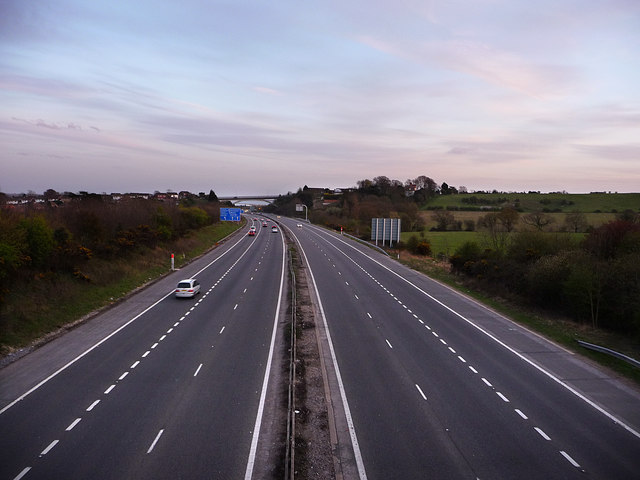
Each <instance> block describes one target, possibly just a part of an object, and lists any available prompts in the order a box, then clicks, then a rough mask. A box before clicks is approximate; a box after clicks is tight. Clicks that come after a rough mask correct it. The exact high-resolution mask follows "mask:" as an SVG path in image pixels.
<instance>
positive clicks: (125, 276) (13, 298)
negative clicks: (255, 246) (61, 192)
mask: <svg viewBox="0 0 640 480" xmlns="http://www.w3.org/2000/svg"><path fill="white" fill-rule="evenodd" d="M239 226H240V225H239V224H236V223H231V222H223V223H217V224H214V225H211V226H208V227H205V228H202V229H200V230H198V231H196V232H193V233H192V234H191V235H190V236H189V237H186V238H182V239H180V240H178V241H176V242H175V243H174V244H173V245H172V246H171V248H168V247H165V248H162V247H159V248H156V249H155V250H152V251H151V250H147V251H145V252H144V253H143V254H133V255H131V256H129V257H127V258H125V259H120V260H110V261H106V260H100V259H94V260H92V261H91V262H88V263H87V264H86V265H85V268H84V269H83V272H82V273H83V274H85V275H86V276H87V277H88V278H89V279H90V280H91V281H90V282H83V281H79V280H77V279H75V278H73V277H71V276H63V275H57V276H55V277H54V276H53V275H51V274H49V275H43V276H40V277H38V278H36V279H34V281H33V282H31V283H30V284H29V286H28V287H29V288H28V292H29V293H28V301H26V298H25V294H24V292H25V291H26V290H27V289H18V290H17V291H13V292H10V293H9V294H8V295H7V299H6V300H7V301H6V302H5V303H4V304H3V305H2V310H1V311H0V316H1V318H2V322H1V323H0V355H5V354H7V353H10V352H11V351H12V350H14V349H16V348H20V347H24V346H26V345H28V344H30V343H31V342H33V341H34V340H36V339H38V338H40V337H42V336H43V335H45V334H47V333H49V332H51V331H54V330H56V329H58V328H61V327H63V326H64V325H66V324H69V323H71V322H73V321H75V320H77V319H79V318H82V317H83V316H84V315H87V314H88V313H90V312H92V311H94V310H96V309H98V308H101V307H104V306H106V305H109V304H110V303H112V302H114V301H116V300H117V299H118V298H120V297H122V296H124V295H126V294H127V293H128V292H130V291H132V290H134V289H135V288H137V287H140V286H141V285H144V284H145V283H147V282H149V281H150V280H152V279H154V278H158V277H159V276H162V275H164V274H166V273H167V272H168V271H169V268H170V265H171V263H170V253H171V252H175V267H176V268H178V267H180V266H181V265H183V264H184V263H186V262H188V261H190V260H192V259H193V258H195V257H197V256H199V255H201V254H202V253H204V252H205V251H206V250H208V249H209V248H211V246H212V245H214V244H215V243H216V242H217V241H219V240H220V239H222V238H224V237H226V236H227V235H229V234H230V233H231V232H233V231H234V230H236V229H237V228H239Z"/></svg>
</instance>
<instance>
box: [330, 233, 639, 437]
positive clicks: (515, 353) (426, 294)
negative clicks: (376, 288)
mask: <svg viewBox="0 0 640 480" xmlns="http://www.w3.org/2000/svg"><path fill="white" fill-rule="evenodd" d="M319 230H320V231H322V232H323V233H326V232H324V231H323V230H321V229H319ZM331 238H333V239H335V240H337V241H339V242H341V243H343V244H344V245H346V246H347V247H349V248H351V249H353V250H355V251H356V252H358V253H360V254H361V255H363V256H365V257H367V258H368V259H369V260H371V261H372V262H374V263H376V264H378V265H380V266H381V267H382V268H384V269H385V270H387V271H389V272H391V273H392V274H393V275H395V276H396V277H398V278H399V279H401V280H403V281H404V282H406V283H408V284H409V285H411V286H412V287H413V288H415V289H416V290H418V291H419V292H421V293H422V294H423V295H425V296H426V297H428V298H429V299H431V300H433V301H434V302H435V303H437V304H438V305H440V306H441V307H443V308H445V309H447V310H449V311H450V312H451V313H453V314H454V315H456V316H457V317H459V318H460V319H462V320H464V321H465V322H467V323H468V324H469V325H471V326H472V327H474V328H475V329H477V330H478V331H480V332H481V333H483V334H485V335H486V336H487V337H489V338H490V339H491V340H493V341H494V342H496V343H497V344H498V345H500V346H502V347H504V348H506V349H507V350H508V351H510V352H511V353H513V354H514V355H516V356H517V357H519V358H520V359H521V360H523V361H525V362H526V363H528V364H529V365H531V366H532V367H533V368H535V369H536V370H538V371H539V372H541V373H542V374H544V375H546V376H547V377H549V378H550V379H551V380H553V381H554V382H556V383H557V384H558V385H560V386H562V387H564V388H565V389H566V390H568V391H569V392H571V393H572V394H574V395H575V396H576V397H578V398H579V399H580V400H582V401H583V402H585V403H586V404H587V405H589V406H591V407H592V408H594V409H595V410H597V411H598V412H600V413H601V414H602V415H604V416H605V417H607V418H609V419H610V420H612V421H613V422H614V423H617V424H618V425H620V426H621V427H622V428H624V429H625V430H627V431H628V432H629V433H631V434H633V435H634V436H636V437H638V438H640V432H638V431H637V430H635V429H634V428H633V427H631V426H630V425H627V424H626V423H625V422H623V421H622V420H620V419H619V418H618V417H616V416H615V415H613V414H612V413H609V412H608V411H607V410H605V409H604V408H602V407H601V406H600V405H598V404H597V403H595V402H594V401H592V400H590V399H589V398H587V397H586V396H585V395H583V394H582V393H580V392H579V391H578V390H576V389H575V388H573V387H572V386H571V385H569V384H567V383H565V382H564V381H563V380H561V379H560V378H558V377H556V376H555V375H554V374H552V373H551V372H549V371H547V370H545V369H544V368H543V367H541V366H540V365H538V364H537V363H535V362H534V361H533V360H530V359H528V358H527V357H525V356H524V355H523V354H521V353H520V352H518V351H516V350H515V349H513V348H512V347H510V346H509V345H507V344H506V343H504V342H503V341H502V340H500V339H499V338H498V337H496V336H495V335H493V334H492V333H490V332H488V331H487V330H485V329H484V328H482V327H481V326H480V325H477V324H476V323H474V322H472V321H471V320H469V319H468V318H466V317H465V316H464V315H462V314H461V313H458V312H456V311H455V310H454V309H453V308H451V307H449V306H448V305H446V304H444V303H443V302H441V301H440V300H438V299H437V298H435V297H434V296H433V295H430V294H429V293H427V292H425V291H424V290H423V289H421V288H420V287H418V286H417V285H416V284H414V283H413V282H411V281H409V280H407V279H406V278H404V277H403V276H402V275H400V274H399V273H396V272H394V271H393V270H391V269H390V268H389V267H387V266H386V265H383V264H382V263H380V262H378V261H377V260H376V259H375V258H373V257H370V256H369V255H367V254H366V253H365V252H363V251H361V250H359V249H357V248H356V247H354V246H353V245H350V244H349V243H347V242H345V241H344V240H342V239H340V238H337V237H333V236H331ZM329 244H330V245H331V246H332V247H333V248H335V249H336V250H338V251H339V252H341V253H342V254H343V255H345V256H347V255H346V254H345V253H344V252H342V250H340V249H339V248H338V247H336V246H335V245H333V244H332V243H329ZM347 258H349V257H347ZM445 287H446V285H445ZM446 288H449V290H451V291H452V292H455V293H457V294H459V295H462V294H460V293H459V292H457V291H456V290H454V289H452V288H450V287H446ZM465 298H467V297H465ZM475 303H476V304H477V305H478V306H480V307H482V308H485V309H486V307H485V306H484V305H482V304H480V303H478V302H475ZM487 310H489V309H487ZM503 318H506V317H503ZM507 320H508V319H507ZM540 338H543V339H544V337H540ZM545 340H546V339H545Z"/></svg>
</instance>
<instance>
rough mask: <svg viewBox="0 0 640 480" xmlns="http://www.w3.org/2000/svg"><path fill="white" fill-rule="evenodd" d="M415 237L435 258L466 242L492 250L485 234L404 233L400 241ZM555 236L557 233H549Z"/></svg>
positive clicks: (576, 234)
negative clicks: (429, 247)
mask: <svg viewBox="0 0 640 480" xmlns="http://www.w3.org/2000/svg"><path fill="white" fill-rule="evenodd" d="M413 235H417V236H418V238H419V239H421V240H425V241H427V242H429V244H430V245H431V252H432V256H433V257H438V256H441V255H444V256H446V257H449V256H451V255H453V254H454V253H455V251H456V249H457V248H458V247H460V246H461V245H463V244H464V243H465V242H476V243H477V244H478V245H480V246H482V247H486V248H491V244H490V241H489V238H488V236H487V234H486V233H485V232H423V235H421V234H420V233H419V232H418V233H417V232H402V233H401V234H400V239H401V240H402V242H403V243H406V242H407V241H408V240H409V238H410V237H411V236H413ZM549 235H555V233H553V232H552V233H549ZM567 235H571V236H578V237H580V238H583V237H584V234H582V233H568V234H567Z"/></svg>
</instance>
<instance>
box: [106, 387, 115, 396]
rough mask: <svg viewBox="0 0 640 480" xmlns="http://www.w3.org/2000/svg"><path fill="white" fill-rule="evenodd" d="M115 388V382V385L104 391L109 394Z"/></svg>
mask: <svg viewBox="0 0 640 480" xmlns="http://www.w3.org/2000/svg"><path fill="white" fill-rule="evenodd" d="M114 388H116V385H115V384H113V385H111V386H110V387H109V388H107V389H106V390H105V391H104V394H105V395H109V394H110V393H111V390H113V389H114Z"/></svg>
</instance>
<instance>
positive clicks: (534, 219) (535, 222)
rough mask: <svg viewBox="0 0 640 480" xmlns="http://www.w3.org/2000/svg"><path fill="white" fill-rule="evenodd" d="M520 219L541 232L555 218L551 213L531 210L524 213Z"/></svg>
mask: <svg viewBox="0 0 640 480" xmlns="http://www.w3.org/2000/svg"><path fill="white" fill-rule="evenodd" d="M522 221H523V222H524V223H525V224H527V225H529V226H531V227H534V228H535V229H536V230H538V231H540V232H541V231H543V230H544V229H545V228H546V227H548V226H549V225H551V224H552V223H553V222H555V221H556V220H555V218H553V217H552V216H551V215H548V214H546V213H544V212H533V213H528V214H527V215H524V216H523V217H522Z"/></svg>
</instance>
